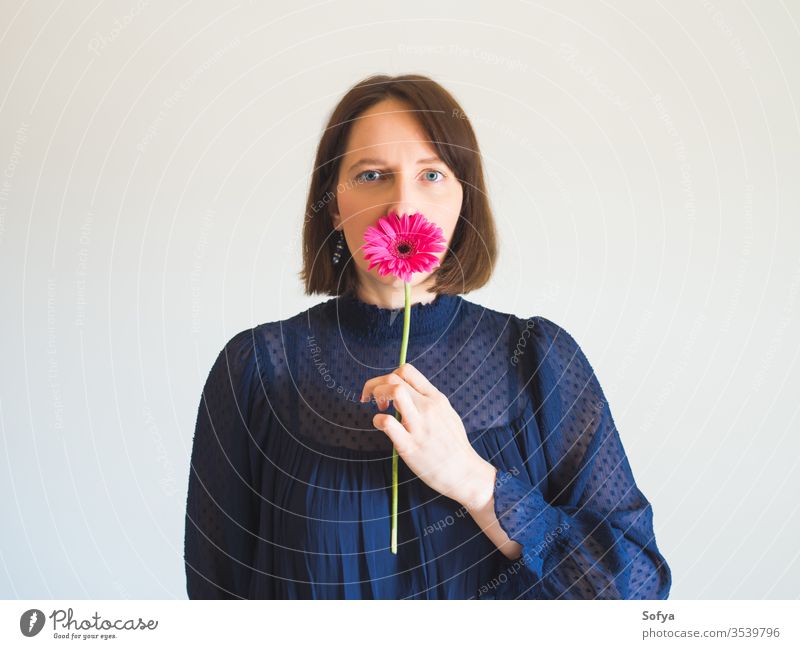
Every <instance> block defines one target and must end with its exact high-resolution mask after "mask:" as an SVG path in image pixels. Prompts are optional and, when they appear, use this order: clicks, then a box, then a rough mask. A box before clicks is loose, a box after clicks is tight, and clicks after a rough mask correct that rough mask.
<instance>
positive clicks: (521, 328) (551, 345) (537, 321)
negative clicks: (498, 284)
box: [464, 300, 582, 356]
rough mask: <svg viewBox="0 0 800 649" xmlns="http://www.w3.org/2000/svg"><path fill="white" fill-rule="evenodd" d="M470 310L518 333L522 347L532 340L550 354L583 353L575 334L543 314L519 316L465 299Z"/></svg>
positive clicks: (513, 332) (518, 339) (518, 340)
mask: <svg viewBox="0 0 800 649" xmlns="http://www.w3.org/2000/svg"><path fill="white" fill-rule="evenodd" d="M464 305H465V306H466V308H467V309H469V310H470V311H473V312H475V313H479V314H480V315H481V316H482V317H484V318H487V319H488V320H487V323H490V322H497V323H500V324H502V325H504V326H506V327H509V328H510V329H511V331H512V334H516V337H517V338H516V341H515V342H516V343H517V344H518V345H519V347H520V348H522V347H526V346H527V345H528V344H529V343H528V342H527V341H530V342H532V343H535V344H536V346H537V347H539V348H541V349H543V351H544V352H546V353H547V354H550V355H558V356H563V355H565V354H568V355H572V356H574V355H576V354H582V350H581V349H580V346H579V345H578V343H577V341H576V340H575V338H574V337H573V335H572V334H571V333H570V332H569V331H568V330H567V329H566V328H565V327H563V326H561V325H560V324H558V323H557V322H555V321H553V320H551V319H549V318H547V317H545V316H542V315H531V316H519V315H517V314H515V313H511V312H506V311H501V310H499V309H492V308H490V307H486V306H482V305H480V304H476V303H474V302H471V301H468V300H464Z"/></svg>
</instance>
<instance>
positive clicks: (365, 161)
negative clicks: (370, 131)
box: [347, 156, 444, 172]
mask: <svg viewBox="0 0 800 649" xmlns="http://www.w3.org/2000/svg"><path fill="white" fill-rule="evenodd" d="M424 162H444V161H443V160H442V159H441V158H440V157H439V156H431V157H430V158H420V159H419V160H417V164H422V163H424ZM363 164H370V165H385V164H386V161H385V160H381V159H380V158H361V160H359V161H358V162H354V163H353V164H351V165H350V168H349V169H348V170H347V171H348V172H350V171H352V170H353V169H355V168H356V167H358V166H359V165H363Z"/></svg>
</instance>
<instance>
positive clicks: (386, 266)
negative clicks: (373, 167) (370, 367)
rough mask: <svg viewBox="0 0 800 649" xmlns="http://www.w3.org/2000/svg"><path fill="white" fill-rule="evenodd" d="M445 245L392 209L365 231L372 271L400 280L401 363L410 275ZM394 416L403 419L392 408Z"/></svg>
mask: <svg viewBox="0 0 800 649" xmlns="http://www.w3.org/2000/svg"><path fill="white" fill-rule="evenodd" d="M445 248H447V242H446V240H445V238H444V233H443V232H442V229H441V228H440V227H439V226H438V225H436V224H434V223H431V222H430V221H428V220H427V219H426V218H425V217H424V216H422V214H420V213H419V212H415V213H414V214H412V215H411V216H408V215H406V214H403V216H398V215H397V213H396V212H391V213H389V214H387V215H386V216H383V217H381V218H380V219H379V220H378V223H377V225H373V226H370V227H368V228H367V230H366V231H365V232H364V245H363V251H364V258H365V259H366V260H367V261H368V262H369V268H367V270H372V269H373V268H374V267H375V266H377V267H378V273H379V274H380V275H394V276H395V277H399V278H400V279H402V280H403V291H404V293H405V303H406V304H405V310H404V312H403V340H402V342H401V343H400V365H402V364H403V363H405V362H406V351H407V349H408V335H409V330H410V328H411V283H410V282H411V275H412V274H413V273H427V272H428V271H429V270H431V269H432V268H436V267H437V266H438V265H439V259H438V258H437V257H436V255H435V254H434V253H436V252H441V251H442V250H444V249H445ZM395 418H396V419H397V421H402V417H401V415H400V413H399V412H398V411H397V409H396V408H395ZM397 476H398V455H397V449H396V448H394V447H393V448H392V524H391V530H390V534H391V551H392V553H393V554H397V500H398V498H397V496H398V486H397Z"/></svg>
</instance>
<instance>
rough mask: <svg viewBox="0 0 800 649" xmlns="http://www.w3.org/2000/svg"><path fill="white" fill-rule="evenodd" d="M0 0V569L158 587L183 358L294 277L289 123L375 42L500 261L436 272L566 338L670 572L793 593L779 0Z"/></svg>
mask: <svg viewBox="0 0 800 649" xmlns="http://www.w3.org/2000/svg"><path fill="white" fill-rule="evenodd" d="M387 7H390V8H387ZM2 14H3V16H4V20H3V21H2V26H0V61H2V65H0V265H1V266H0V283H2V313H3V317H2V324H1V325H0V326H2V373H0V431H2V445H0V494H2V498H0V508H2V509H0V514H1V515H2V520H3V522H4V524H3V532H2V534H1V535H0V552H1V553H2V554H1V555H0V559H2V565H0V597H4V598H43V597H53V598H77V597H90V598H137V599H138V598H182V597H185V589H184V567H183V562H182V550H183V548H182V542H183V516H184V506H185V496H186V481H187V478H188V471H189V452H190V450H191V440H192V434H193V426H194V418H195V416H196V411H197V405H198V401H199V398H200V390H201V388H202V383H203V381H204V379H205V376H206V374H207V372H208V369H209V368H210V365H211V362H212V361H213V359H214V357H215V356H216V354H217V352H218V351H219V350H220V348H221V347H222V345H223V344H224V343H225V341H226V340H228V338H229V337H230V336H231V335H233V334H234V333H236V332H238V331H240V330H241V329H244V328H247V327H250V326H253V325H255V324H258V323H260V322H266V321H270V320H277V319H282V318H285V317H289V316H291V315H293V314H295V313H297V312H299V311H301V310H303V309H305V308H307V307H308V306H311V305H312V304H314V303H316V302H318V301H320V300H321V299H324V298H320V297H319V296H317V297H309V296H304V295H303V293H302V286H301V284H300V282H299V280H298V279H297V272H298V271H299V269H300V245H299V235H300V224H301V220H302V212H303V207H304V200H305V192H306V190H307V185H308V180H309V175H310V171H311V167H312V163H313V155H314V150H315V147H316V144H317V142H318V139H319V137H320V134H321V129H322V127H323V126H324V124H325V122H326V118H327V116H328V114H329V112H330V111H331V109H332V108H333V106H334V105H335V103H336V102H337V101H338V99H339V98H340V97H341V96H342V94H344V92H345V91H346V90H347V89H348V88H349V87H350V86H351V85H352V84H354V83H356V82H357V81H358V80H360V79H361V78H363V77H365V76H367V75H369V74H372V73H375V72H386V73H390V74H399V73H407V72H417V73H422V74H427V75H430V76H432V77H433V78H435V79H436V80H437V81H439V82H440V83H442V84H443V85H445V87H447V88H448V89H450V90H451V91H452V92H453V93H454V95H455V96H456V97H457V99H458V100H459V101H460V102H461V103H462V104H463V107H464V109H465V110H466V112H467V113H468V115H469V116H470V117H471V119H472V120H473V123H474V125H475V128H476V130H477V132H478V136H479V140H480V144H481V147H482V151H483V155H484V157H485V161H486V165H487V169H488V175H489V188H490V197H491V201H492V204H493V207H494V209H495V212H496V216H497V219H498V226H499V229H500V234H501V257H500V260H499V267H498V268H497V272H496V275H495V277H494V279H493V281H492V283H491V285H490V286H488V287H486V288H485V289H482V290H481V291H480V292H476V293H472V294H470V295H469V296H468V299H471V300H473V301H477V302H479V303H482V304H485V305H486V306H489V307H492V308H497V309H499V310H503V311H509V312H514V313H517V314H518V315H520V316H524V317H527V316H529V315H533V314H540V315H544V316H546V317H548V318H551V319H553V320H554V321H556V322H557V323H559V324H561V325H562V326H563V327H565V328H566V329H567V330H568V331H570V333H572V334H573V335H574V336H575V338H576V339H577V340H578V342H579V343H580V344H581V345H582V347H583V348H584V350H585V351H586V353H587V355H588V357H589V359H590V361H591V362H592V364H593V365H594V367H595V369H596V371H597V374H598V376H599V378H600V380H601V383H602V384H603V387H604V388H605V391H606V394H607V396H608V397H609V400H610V402H611V404H612V410H613V412H614V416H615V419H616V422H617V426H618V428H619V430H620V433H621V435H622V439H623V442H624V444H625V447H626V450H627V452H628V455H629V458H630V461H631V464H632V466H633V469H634V475H635V477H636V479H637V482H638V483H639V486H640V487H641V488H642V490H643V491H644V493H645V494H646V495H647V496H648V498H649V499H650V500H651V502H652V503H653V508H654V512H655V525H656V535H657V540H658V543H659V547H660V548H661V549H662V551H663V552H664V554H665V556H666V557H667V559H668V562H669V563H670V566H671V568H672V570H673V577H674V582H673V588H672V594H671V596H672V598H675V599H685V598H704V599H711V598H714V599H728V598H737V599H738V598H796V597H798V595H800V592H798V583H800V564H798V550H797V546H798V543H797V542H798V538H799V537H800V535H798V532H799V531H800V514H798V503H797V494H798V493H799V492H800V490H799V489H798V486H799V485H798V483H799V482H800V479H799V476H800V473H799V472H798V462H799V461H800V442H798V439H799V438H800V436H798V418H797V416H798V408H797V403H798V401H797V395H798V391H799V390H800V367H798V363H797V356H798V348H799V347H798V344H797V332H798V326H797V325H798V288H800V261H799V260H798V254H797V249H798V234H799V233H800V228H798V223H797V220H798V207H799V206H800V191H799V190H798V183H797V177H798V170H800V164H799V163H800V115H799V114H798V106H799V105H800V76H799V74H798V73H800V65H799V64H798V61H800V56H799V55H800V46H799V45H798V43H800V28H799V27H798V23H800V9H798V7H797V4H796V3H791V2H774V3H727V2H722V1H721V0H720V1H718V2H715V4H712V3H710V2H689V1H679V2H669V3H660V2H640V1H633V0H630V1H624V2H623V1H614V2H610V3H603V2H555V1H549V0H548V1H541V2H521V1H512V2H507V3H502V10H501V4H498V3H480V2H445V1H440V2H427V1H426V2H420V1H416V0H407V1H406V2H402V3H387V4H386V5H379V4H378V3H364V2H350V1H349V0H348V1H337V2H318V3H313V4H312V3H310V2H295V3H291V4H287V5H286V6H285V9H283V12H282V13H281V12H280V10H279V9H278V7H277V6H276V5H274V4H272V5H271V6H270V7H267V8H265V7H262V6H261V5H260V3H248V2H243V3H241V4H239V5H238V6H236V5H234V4H224V3H212V2H195V3H191V4H189V3H186V4H183V3H177V2H176V3H164V2H158V3H155V2H150V3H148V2H139V3H137V2H135V1H126V2H103V3H102V4H101V3H96V4H92V5H91V6H90V5H89V4H86V5H85V6H84V5H81V6H80V7H79V6H78V5H76V4H74V3H61V4H56V3H52V2H42V1H36V2H26V3H19V2H3V3H2ZM792 332H795V333H794V334H793V333H792Z"/></svg>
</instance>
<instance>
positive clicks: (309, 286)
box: [299, 74, 497, 295]
mask: <svg viewBox="0 0 800 649" xmlns="http://www.w3.org/2000/svg"><path fill="white" fill-rule="evenodd" d="M390 97H392V98H396V99H399V100H402V101H405V102H406V103H408V104H411V106H412V107H413V109H415V110H416V111H418V112H417V113H416V114H417V117H418V119H419V120H420V123H421V125H422V127H423V129H424V130H425V132H426V134H427V136H428V138H429V139H430V143H431V144H432V146H433V147H434V148H435V150H436V152H437V154H438V155H439V157H440V158H441V159H442V160H443V161H444V162H445V164H447V166H448V167H450V169H452V170H453V173H454V174H455V175H456V178H458V180H459V181H460V182H461V185H462V188H463V199H462V203H461V214H460V218H459V220H458V224H457V225H456V228H455V231H454V232H453V237H452V240H451V242H450V249H449V250H448V252H447V254H446V255H445V256H444V258H443V259H442V262H441V265H440V266H439V267H438V268H437V269H436V270H435V271H434V272H433V276H434V278H435V279H434V285H433V287H432V289H431V290H432V291H433V292H434V293H449V294H453V295H457V294H459V293H469V292H470V291H473V290H475V289H478V288H480V287H481V286H483V285H484V284H486V283H487V282H488V281H489V278H490V277H491V275H492V271H493V270H494V264H495V260H496V258H497V233H496V231H495V223H494V217H493V216H492V211H491V208H490V207H489V200H488V197H487V195H486V185H485V182H484V178H483V165H482V163H481V155H480V151H479V149H478V141H477V138H476V137H475V133H474V131H473V130H472V125H471V124H470V122H469V119H468V118H467V116H466V114H465V113H464V111H463V110H462V109H461V106H460V105H459V104H458V102H457V101H456V100H455V98H453V96H452V95H451V94H450V93H449V92H448V91H447V90H445V89H444V88H443V87H442V86H440V85H439V84H438V83H436V82H435V81H433V80H432V79H430V78H429V77H426V76H423V75H418V74H406V75H401V76H395V77H391V76H388V75H383V74H381V75H373V76H371V77H367V78H366V79H364V80H362V81H360V82H359V83H357V84H356V85H355V86H353V87H352V88H351V89H350V90H349V91H348V92H347V94H345V96H344V97H342V99H341V100H340V101H339V103H338V105H337V106H336V108H335V109H334V110H333V112H332V113H331V116H330V119H329V120H328V125H327V126H326V128H325V132H324V134H323V136H322V139H321V140H320V142H319V146H318V147H317V156H316V160H315V162H314V172H313V175H312V177H311V184H310V186H309V190H308V199H307V201H306V217H305V220H304V224H303V268H302V270H301V271H300V273H299V275H300V278H301V279H302V280H303V282H304V283H305V291H306V293H307V294H309V295H311V294H314V293H323V294H327V295H340V294H343V293H346V292H355V289H356V287H357V285H358V275H357V273H356V269H355V266H354V264H353V263H351V262H352V255H351V253H350V251H349V250H348V249H347V246H346V245H345V249H344V251H343V252H342V258H341V261H340V262H339V264H337V265H334V264H332V263H331V257H332V255H333V253H334V251H335V247H336V240H337V238H338V235H337V233H336V232H335V230H334V227H333V220H332V217H331V212H330V206H331V205H332V204H333V205H336V202H335V201H336V194H335V190H336V181H337V178H338V174H339V164H340V162H341V159H342V158H343V157H344V155H345V153H346V151H345V146H346V143H347V137H348V135H349V133H350V129H351V127H352V125H353V123H354V122H355V120H356V119H357V118H358V116H359V115H360V114H361V113H362V112H364V111H365V110H367V109H368V108H370V107H371V106H373V105H374V104H377V103H378V102H379V101H382V100H384V99H388V98H390Z"/></svg>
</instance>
